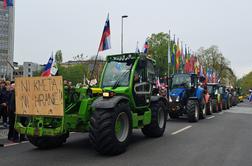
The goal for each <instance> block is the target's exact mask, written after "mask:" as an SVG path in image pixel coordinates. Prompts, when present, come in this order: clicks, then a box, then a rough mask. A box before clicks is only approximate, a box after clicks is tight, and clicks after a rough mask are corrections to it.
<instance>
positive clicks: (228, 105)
mask: <svg viewBox="0 0 252 166" xmlns="http://www.w3.org/2000/svg"><path fill="white" fill-rule="evenodd" d="M227 109H228V110H229V109H230V101H229V98H228V99H227Z"/></svg>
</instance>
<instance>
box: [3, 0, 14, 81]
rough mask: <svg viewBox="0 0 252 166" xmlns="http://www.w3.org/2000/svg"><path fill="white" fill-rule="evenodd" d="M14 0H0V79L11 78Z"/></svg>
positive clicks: (12, 67)
mask: <svg viewBox="0 0 252 166" xmlns="http://www.w3.org/2000/svg"><path fill="white" fill-rule="evenodd" d="M13 3H14V0H8V4H6V5H7V6H6V7H4V1H3V0H0V79H5V80H12V79H13V70H14V65H13V57H14V11H15V9H14V4H13Z"/></svg>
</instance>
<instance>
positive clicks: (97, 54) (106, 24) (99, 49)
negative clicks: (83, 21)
mask: <svg viewBox="0 0 252 166" xmlns="http://www.w3.org/2000/svg"><path fill="white" fill-rule="evenodd" d="M106 28H108V29H106ZM106 30H108V33H109V35H110V25H109V13H108V16H107V20H106V22H105V26H104V30H103V32H102V38H101V41H100V44H99V47H98V50H97V53H96V56H95V61H94V66H93V69H92V72H91V75H90V81H89V84H88V86H90V83H91V80H92V78H93V76H94V70H95V66H96V63H97V58H98V56H99V52H100V51H103V50H106V49H108V48H106V49H104V48H102V49H101V44H104V43H103V42H104V41H103V40H105V38H106V36H105V38H104V36H103V35H104V34H105V33H104V32H105V31H106ZM108 47H110V44H109V46H108Z"/></svg>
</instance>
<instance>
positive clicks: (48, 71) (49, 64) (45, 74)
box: [41, 55, 53, 77]
mask: <svg viewBox="0 0 252 166" xmlns="http://www.w3.org/2000/svg"><path fill="white" fill-rule="evenodd" d="M52 64H53V55H52V56H51V57H50V58H49V60H48V62H47V64H46V66H45V68H44V71H43V72H42V74H41V76H42V77H48V76H51V68H52Z"/></svg>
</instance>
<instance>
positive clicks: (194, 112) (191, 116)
mask: <svg viewBox="0 0 252 166" xmlns="http://www.w3.org/2000/svg"><path fill="white" fill-rule="evenodd" d="M187 116H188V121H189V122H198V120H199V104H198V102H197V101H196V100H189V101H188V102H187Z"/></svg>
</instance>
